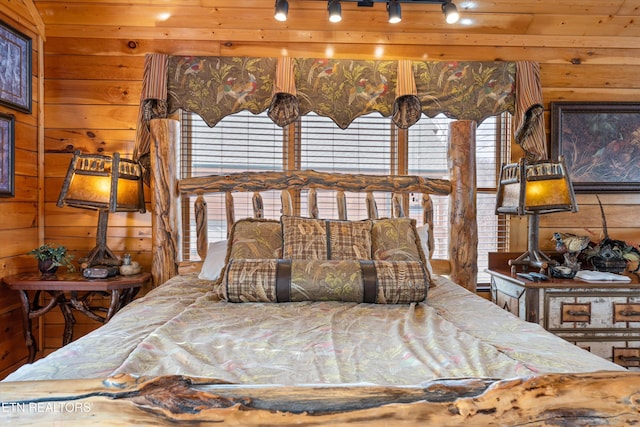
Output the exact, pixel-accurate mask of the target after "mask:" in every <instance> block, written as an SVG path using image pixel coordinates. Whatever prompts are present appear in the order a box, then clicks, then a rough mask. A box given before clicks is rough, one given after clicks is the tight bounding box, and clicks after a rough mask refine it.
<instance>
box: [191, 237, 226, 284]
mask: <svg viewBox="0 0 640 427" xmlns="http://www.w3.org/2000/svg"><path fill="white" fill-rule="evenodd" d="M226 256H227V241H226V240H220V241H217V242H211V243H209V247H208V248H207V256H206V257H205V259H204V262H203V263H202V269H201V270H200V274H198V278H199V279H205V280H218V278H219V277H220V272H221V271H222V268H223V267H224V264H225V259H226Z"/></svg>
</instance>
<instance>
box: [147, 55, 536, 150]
mask: <svg viewBox="0 0 640 427" xmlns="http://www.w3.org/2000/svg"><path fill="white" fill-rule="evenodd" d="M521 90H522V91H523V92H527V94H526V96H525V94H523V93H519V91H521ZM163 91H164V94H163ZM141 101H142V103H141V114H140V120H141V123H139V127H143V129H139V130H138V141H137V145H136V158H143V157H144V155H145V152H148V141H147V142H146V143H145V141H144V139H145V135H144V134H145V131H144V128H146V122H147V121H148V120H149V119H150V118H152V117H158V116H163V114H171V113H173V112H175V111H177V110H178V109H183V110H187V111H191V112H194V113H196V114H198V115H199V116H201V117H202V118H203V120H204V121H205V122H206V123H207V124H208V125H209V126H214V125H215V124H216V123H217V122H219V121H220V120H222V119H223V118H224V117H226V116H228V115H230V114H233V113H235V112H238V111H241V110H248V111H251V112H252V113H254V114H258V113H262V112H264V111H268V115H269V117H271V118H272V120H274V122H275V123H276V124H278V125H280V126H286V125H287V124H289V123H291V122H293V121H295V120H296V119H297V118H298V117H299V116H300V115H304V114H307V113H309V112H314V113H316V114H318V115H321V116H326V117H329V118H331V119H332V120H333V121H334V122H335V123H336V124H337V125H338V126H339V127H340V128H343V129H344V128H347V127H348V126H349V124H350V123H351V122H352V121H353V120H355V119H356V118H358V117H360V116H362V115H365V114H369V113H372V112H378V113H379V114H381V115H382V116H384V117H391V120H393V121H394V123H395V124H396V125H398V126H399V127H401V128H406V127H409V126H411V125H412V124H414V123H415V122H416V121H417V120H418V119H419V118H420V116H421V114H422V113H424V114H426V115H427V116H429V117H434V116H436V115H438V114H440V113H444V114H445V115H447V116H448V117H450V118H455V119H459V120H474V121H476V122H478V123H480V122H482V121H483V120H484V119H485V118H487V117H490V116H495V115H498V114H500V113H503V112H509V113H511V114H516V118H515V120H514V130H515V131H516V132H515V134H516V139H517V142H518V143H521V144H523V142H526V141H525V140H526V139H527V138H536V139H540V138H542V141H536V142H535V143H534V144H529V145H530V146H534V147H536V148H535V150H536V151H535V152H534V154H533V156H532V157H534V158H546V157H547V156H546V148H545V147H546V143H545V141H544V124H543V123H542V114H540V113H541V108H542V107H541V103H542V99H541V91H540V81H539V68H538V67H537V64H535V63H530V62H518V63H516V62H501V61H494V62H465V61H455V62H454V61H412V60H352V59H329V58H250V57H210V56H167V55H149V56H148V57H147V58H146V62H145V81H144V82H143V94H142V99H141ZM523 102H524V103H525V104H523ZM532 111H533V112H532ZM531 129H537V131H532V130H531ZM540 130H541V131H540ZM518 138H520V139H521V140H518ZM523 147H525V151H526V146H525V144H523ZM540 150H543V151H542V152H539V151H540Z"/></svg>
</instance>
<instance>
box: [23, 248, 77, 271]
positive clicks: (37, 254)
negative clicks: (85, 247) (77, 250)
mask: <svg viewBox="0 0 640 427" xmlns="http://www.w3.org/2000/svg"><path fill="white" fill-rule="evenodd" d="M27 254H28V255H33V257H34V258H35V259H37V260H38V270H40V272H41V273H42V274H53V273H55V272H56V271H57V270H58V267H60V266H63V267H66V268H67V271H69V272H70V273H72V272H74V271H75V270H76V268H75V266H74V265H73V263H72V262H71V260H72V259H73V255H71V254H70V253H69V252H67V248H66V247H64V246H55V245H53V244H51V243H45V244H44V245H42V246H40V247H39V248H36V249H34V250H32V251H30V252H28V253H27Z"/></svg>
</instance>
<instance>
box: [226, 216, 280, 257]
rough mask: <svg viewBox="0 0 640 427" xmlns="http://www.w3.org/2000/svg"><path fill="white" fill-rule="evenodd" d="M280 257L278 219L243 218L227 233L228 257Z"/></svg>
mask: <svg viewBox="0 0 640 427" xmlns="http://www.w3.org/2000/svg"><path fill="white" fill-rule="evenodd" d="M281 257H282V229H281V227H280V221H277V220H273V219H256V218H245V219H241V220H238V221H236V222H235V223H234V224H233V227H231V232H230V233H229V251H228V256H227V261H228V260H229V259H255V258H260V259H265V258H266V259H269V258H274V259H277V258H281Z"/></svg>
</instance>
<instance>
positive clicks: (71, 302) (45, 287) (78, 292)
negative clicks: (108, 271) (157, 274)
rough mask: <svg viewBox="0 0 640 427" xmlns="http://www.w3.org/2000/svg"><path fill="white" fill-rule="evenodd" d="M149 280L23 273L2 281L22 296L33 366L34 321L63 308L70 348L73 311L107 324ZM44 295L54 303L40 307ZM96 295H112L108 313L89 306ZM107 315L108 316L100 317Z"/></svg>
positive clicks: (142, 276)
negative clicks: (92, 297)
mask: <svg viewBox="0 0 640 427" xmlns="http://www.w3.org/2000/svg"><path fill="white" fill-rule="evenodd" d="M150 279H151V274H149V273H139V274H135V275H132V276H114V277H109V278H106V279H87V278H85V277H83V276H82V275H81V274H79V273H68V274H57V275H51V276H42V275H41V274H40V273H24V274H16V275H13V276H7V277H3V278H2V281H3V282H4V283H5V284H6V285H7V286H8V287H9V289H12V290H14V291H18V292H20V300H21V302H22V321H23V326H24V339H25V342H26V344H27V347H28V348H29V359H28V361H29V363H31V362H33V361H34V360H35V356H36V349H37V347H36V341H35V339H34V337H33V333H32V331H31V319H35V318H37V317H40V316H42V315H44V314H45V313H47V312H49V311H50V310H51V309H53V308H54V307H55V306H58V307H60V310H61V311H62V315H63V316H64V335H63V340H62V343H63V345H67V344H68V343H70V342H71V341H72V340H73V324H74V323H75V318H74V316H73V310H76V311H79V312H80V313H82V314H84V315H86V316H87V317H89V318H91V319H93V320H96V321H98V322H101V323H106V322H108V321H109V319H111V317H112V316H113V315H114V314H115V313H116V312H117V311H118V310H120V309H121V308H122V307H124V306H125V305H127V304H128V303H129V302H131V300H132V299H133V298H134V297H135V296H136V294H137V293H138V291H139V290H140V288H141V287H142V285H144V284H145V283H147V282H148V281H149V280H150ZM27 291H35V294H34V296H33V299H32V301H29V295H28V293H27ZM41 292H46V293H48V294H49V295H50V296H51V300H50V301H49V302H48V303H47V304H46V305H45V306H41V305H40V304H39V301H40V293H41ZM94 293H103V294H104V293H106V294H110V296H111V303H110V305H109V308H108V309H106V310H105V309H104V308H100V307H91V306H89V304H88V303H87V301H88V299H89V297H90V296H91V295H92V294H94ZM67 296H68V297H67ZM104 311H106V313H104V314H102V315H101V314H98V313H100V312H104Z"/></svg>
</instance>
